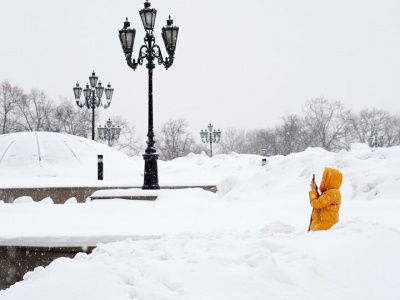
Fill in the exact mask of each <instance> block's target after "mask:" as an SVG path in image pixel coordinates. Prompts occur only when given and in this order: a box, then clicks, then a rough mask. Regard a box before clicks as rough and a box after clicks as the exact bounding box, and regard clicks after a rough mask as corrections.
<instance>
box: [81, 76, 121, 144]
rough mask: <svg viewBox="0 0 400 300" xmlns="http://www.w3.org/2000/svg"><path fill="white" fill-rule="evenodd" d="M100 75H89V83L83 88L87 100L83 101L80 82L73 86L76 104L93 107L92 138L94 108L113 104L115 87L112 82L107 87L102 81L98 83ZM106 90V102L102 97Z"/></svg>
mask: <svg viewBox="0 0 400 300" xmlns="http://www.w3.org/2000/svg"><path fill="white" fill-rule="evenodd" d="M98 79H99V78H98V77H97V76H96V74H95V73H94V71H93V73H92V76H90V77H89V82H90V86H89V84H86V88H85V89H84V90H83V96H84V98H85V102H81V100H80V99H81V94H82V88H81V87H80V86H79V83H78V82H77V83H76V86H75V87H74V88H73V90H74V95H75V100H76V105H78V106H79V107H80V108H82V107H84V106H86V107H87V108H88V109H89V108H91V109H92V140H94V128H95V127H94V109H95V108H97V107H100V106H103V107H104V108H107V107H109V106H110V104H111V99H112V96H113V92H114V89H113V88H111V85H110V83H108V85H107V87H106V88H104V87H103V86H102V85H101V81H99V83H98V84H97V81H98ZM104 91H105V92H106V100H107V102H106V103H104V104H103V103H102V102H101V97H102V96H103V92H104Z"/></svg>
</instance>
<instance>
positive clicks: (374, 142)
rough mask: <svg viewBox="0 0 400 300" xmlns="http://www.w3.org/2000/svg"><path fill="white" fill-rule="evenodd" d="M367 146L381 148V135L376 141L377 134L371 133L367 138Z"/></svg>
mask: <svg viewBox="0 0 400 300" xmlns="http://www.w3.org/2000/svg"><path fill="white" fill-rule="evenodd" d="M368 145H369V146H370V147H371V148H372V147H383V136H382V135H381V136H380V137H379V139H378V132H376V131H375V132H373V133H371V135H370V136H369V137H368Z"/></svg>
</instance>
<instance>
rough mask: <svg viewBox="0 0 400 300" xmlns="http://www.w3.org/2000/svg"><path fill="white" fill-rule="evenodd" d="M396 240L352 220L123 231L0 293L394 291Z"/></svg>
mask: <svg viewBox="0 0 400 300" xmlns="http://www.w3.org/2000/svg"><path fill="white" fill-rule="evenodd" d="M399 245H400V234H399V232H396V231H394V230H391V229H390V228H387V227H385V226H382V225H379V224H374V223H369V222H361V221H356V220H355V221H351V222H348V223H341V224H338V226H336V227H334V229H333V230H331V231H327V232H315V233H310V234H304V233H302V234H298V233H296V232H295V231H294V228H292V227H291V226H290V225H288V224H285V223H281V222H277V223H272V224H269V225H267V226H265V227H264V228H263V229H262V230H259V231H246V232H239V231H216V232H212V233H183V234H179V235H167V236H164V237H162V238H160V239H154V240H142V241H132V240H129V239H128V240H125V241H121V242H115V243H110V244H101V245H99V246H98V247H97V248H96V249H95V250H94V252H93V253H92V254H89V255H87V254H78V255H77V256H76V257H75V258H74V259H66V258H63V259H57V260H56V261H54V262H53V263H52V264H51V265H50V266H49V267H47V268H42V267H39V268H36V269H35V270H34V271H33V272H29V273H27V274H26V275H25V277H24V279H25V280H24V281H23V282H20V283H17V284H16V285H14V286H13V287H12V288H10V289H8V290H5V291H3V292H2V293H1V294H0V295H1V296H0V298H1V299H2V300H9V299H10V300H11V299H12V300H16V299H31V300H36V299H37V300H39V299H40V300H46V299H49V300H50V299H51V300H53V299H55V298H56V299H60V300H63V299H71V298H74V297H75V296H74V295H79V298H81V299H87V300H91V299H93V300H103V299H104V300H105V299H110V298H112V299H115V300H122V299H168V300H174V299H185V300H190V299H232V300H236V299H253V300H261V299H289V300H290V299H296V300H297V299H315V295H323V296H321V297H322V298H323V299H326V300H329V299H360V300H361V299H362V300H368V299H381V298H383V299H398V298H399V297H400V289H399V287H398V278H397V273H398V270H399V268H400V259H399V257H398V247H399Z"/></svg>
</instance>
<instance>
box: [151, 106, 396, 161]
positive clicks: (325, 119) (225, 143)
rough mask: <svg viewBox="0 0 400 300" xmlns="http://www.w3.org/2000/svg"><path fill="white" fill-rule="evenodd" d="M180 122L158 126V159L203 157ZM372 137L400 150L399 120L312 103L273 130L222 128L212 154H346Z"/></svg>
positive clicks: (202, 146)
mask: <svg viewBox="0 0 400 300" xmlns="http://www.w3.org/2000/svg"><path fill="white" fill-rule="evenodd" d="M187 127H188V124H187V122H186V121H185V120H184V119H178V120H170V121H168V122H167V123H165V124H163V125H162V126H161V127H160V129H159V133H158V135H156V137H157V136H158V138H159V139H160V141H159V144H158V146H157V147H158V149H161V150H160V152H161V155H160V156H161V157H162V159H171V158H174V157H177V156H179V155H177V151H176V150H174V148H176V147H178V148H179V151H181V154H182V155H185V154H187V153H189V152H194V153H198V152H200V151H205V152H206V153H208V152H209V149H208V145H205V144H199V143H198V142H196V141H200V137H199V135H198V133H196V134H195V138H193V137H192V135H191V134H190V133H188V132H187V130H186V129H187ZM375 133H376V134H377V136H378V137H382V141H383V146H384V147H391V146H396V145H400V116H399V114H391V113H389V112H388V111H386V110H383V109H376V108H373V109H363V110H361V111H360V112H358V113H353V112H352V111H351V110H350V109H347V108H346V107H345V106H344V105H343V104H342V103H341V102H340V101H329V100H327V99H324V98H314V99H311V100H309V101H307V103H306V104H305V105H304V106H303V107H302V115H297V114H290V115H286V116H283V117H282V119H281V122H280V124H278V125H277V126H275V127H273V128H262V129H255V130H245V129H239V128H234V127H230V128H226V129H225V130H223V132H222V136H221V141H220V142H219V143H218V144H214V145H213V146H214V147H215V150H214V153H216V154H222V153H225V154H229V153H231V152H236V153H242V154H259V155H263V154H265V155H287V154H290V153H294V152H301V151H304V150H305V149H306V148H308V147H320V148H323V149H325V150H327V151H333V152H337V151H340V150H342V149H346V150H349V149H350V145H351V144H352V143H368V138H369V137H370V136H371V135H372V136H374V135H375Z"/></svg>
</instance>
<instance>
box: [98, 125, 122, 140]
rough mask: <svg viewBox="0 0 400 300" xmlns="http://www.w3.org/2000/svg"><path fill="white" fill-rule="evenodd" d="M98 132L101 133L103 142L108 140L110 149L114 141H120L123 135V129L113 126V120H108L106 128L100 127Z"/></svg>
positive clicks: (100, 136)
mask: <svg viewBox="0 0 400 300" xmlns="http://www.w3.org/2000/svg"><path fill="white" fill-rule="evenodd" d="M97 130H98V132H99V138H100V139H101V140H107V141H108V146H110V147H111V145H112V144H113V143H112V142H113V141H114V140H118V138H119V135H120V133H121V127H119V126H118V127H115V126H113V124H112V121H111V119H108V121H107V122H106V124H105V125H104V127H101V125H99V128H97Z"/></svg>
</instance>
